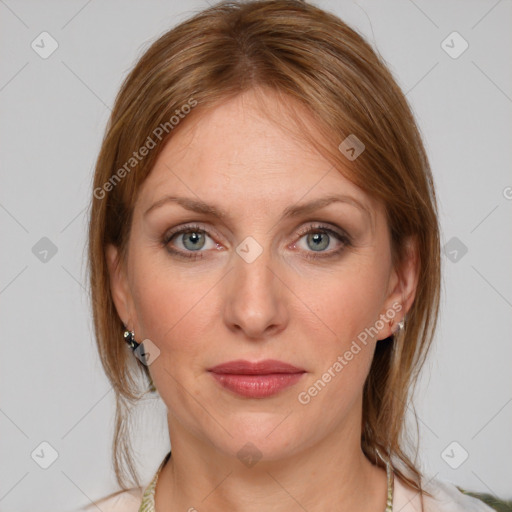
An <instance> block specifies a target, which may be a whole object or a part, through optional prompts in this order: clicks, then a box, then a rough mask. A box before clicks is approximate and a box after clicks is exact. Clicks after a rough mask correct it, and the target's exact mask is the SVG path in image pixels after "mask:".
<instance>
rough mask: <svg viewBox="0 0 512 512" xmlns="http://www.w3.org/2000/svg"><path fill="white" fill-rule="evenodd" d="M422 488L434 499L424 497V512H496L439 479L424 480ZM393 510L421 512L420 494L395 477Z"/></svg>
mask: <svg viewBox="0 0 512 512" xmlns="http://www.w3.org/2000/svg"><path fill="white" fill-rule="evenodd" d="M422 486H423V488H424V489H425V490H427V491H428V492H429V493H430V494H432V497H430V496H426V495H424V496H423V504H424V512H494V510H493V509H492V508H491V507H489V506H488V505H486V504H485V503H484V502H483V501H481V500H479V499H477V498H474V497H473V496H469V495H467V494H463V493H462V492H461V491H459V489H457V487H455V485H454V484H452V483H450V482H448V481H446V480H441V479H437V478H432V479H430V480H425V479H424V480H422ZM393 510H400V511H401V512H420V511H421V510H422V509H421V500H420V496H419V494H418V493H417V492H416V491H414V490H413V489H410V488H409V487H408V486H407V485H406V484H405V483H403V482H402V480H401V479H400V478H398V477H395V488H394V499H393Z"/></svg>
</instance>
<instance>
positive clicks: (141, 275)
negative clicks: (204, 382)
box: [133, 254, 220, 362]
mask: <svg viewBox="0 0 512 512" xmlns="http://www.w3.org/2000/svg"><path fill="white" fill-rule="evenodd" d="M150 257H151V256H150V255H147V256H146V260H147V261H149V258H150ZM137 261H138V262H139V264H138V266H136V267H135V268H134V273H133V277H134V286H133V289H134V290H135V293H134V301H135V308H136V313H137V319H138V325H139V329H140V333H141V334H140V335H139V336H144V338H149V339H151V340H152V341H154V342H155V343H156V344H157V345H158V346H159V348H160V350H161V351H162V350H163V351H167V352H168V353H172V354H173V357H172V361H176V360H177V359H178V358H179V357H180V355H181V354H183V353H186V354H188V355H193V354H194V353H196V352H199V351H200V350H201V348H202V347H201V346H200V342H201V340H203V339H204V333H205V332H208V329H209V328H210V323H211V321H212V318H215V316H216V315H215V311H214V306H213V304H212V298H213V297H214V295H215V290H214V289H213V288H214V286H215V283H216V282H217V281H218V279H217V280H212V281H211V282H210V278H208V277H206V276H205V279H199V278H197V277H195V278H194V277H191V276H188V275H187V274H186V273H183V272H176V271H174V272H171V270H170V268H169V267H168V266H166V265H163V266H161V268H160V267H157V266H156V265H154V264H153V265H151V264H144V254H141V256H140V257H139V259H138V260H137ZM219 286H220V284H219ZM217 318H218V315H217ZM170 362H171V360H170Z"/></svg>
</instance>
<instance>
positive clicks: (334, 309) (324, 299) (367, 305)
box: [298, 258, 387, 349]
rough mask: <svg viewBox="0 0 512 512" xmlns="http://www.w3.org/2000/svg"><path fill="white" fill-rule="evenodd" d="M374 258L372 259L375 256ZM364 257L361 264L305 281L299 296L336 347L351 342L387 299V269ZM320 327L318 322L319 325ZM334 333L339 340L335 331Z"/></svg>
mask: <svg viewBox="0 0 512 512" xmlns="http://www.w3.org/2000/svg"><path fill="white" fill-rule="evenodd" d="M372 260H373V259H372ZM372 260H371V259H369V258H368V259H367V260H363V262H362V263H359V264H358V265H348V264H347V265H346V266H345V267H343V268H342V269H340V271H339V272H335V273H333V274H332V275H330V276H322V277H321V278H320V279H316V280H315V286H314V287H313V286H311V282H310V281H308V282H304V281H303V282H302V283H301V288H300V291H299V292H298V296H299V297H305V298H306V299H305V300H304V302H305V303H306V304H307V306H308V308H309V309H310V310H311V311H313V312H314V313H315V316H314V317H313V318H312V321H313V322H316V323H317V324H320V325H321V326H323V327H322V329H324V328H325V330H326V332H328V331H330V332H331V335H330V336H329V338H328V339H330V340H333V343H335V344H336V347H337V348H338V349H339V348H342V347H340V343H342V344H343V345H346V344H350V342H351V340H352V339H355V338H356V337H357V335H358V334H359V333H361V332H362V331H364V329H365V328H366V327H369V326H371V325H373V324H374V323H375V321H376V319H378V317H379V313H380V311H381V309H382V306H383V303H384V299H385V289H386V283H387V280H386V276H387V274H386V272H385V269H384V268H382V267H381V265H379V264H378V262H375V261H372ZM316 327H318V325H317V326H316ZM333 332H334V333H335V334H336V336H337V337H338V339H337V340H336V339H335V338H334V336H333V335H332V333H333Z"/></svg>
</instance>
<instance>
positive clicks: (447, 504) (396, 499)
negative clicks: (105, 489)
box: [77, 454, 494, 512]
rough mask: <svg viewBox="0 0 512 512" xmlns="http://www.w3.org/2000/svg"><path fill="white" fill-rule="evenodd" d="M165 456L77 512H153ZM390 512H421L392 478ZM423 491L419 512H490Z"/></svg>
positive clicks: (442, 491) (458, 495)
mask: <svg viewBox="0 0 512 512" xmlns="http://www.w3.org/2000/svg"><path fill="white" fill-rule="evenodd" d="M168 457H169V454H167V455H166V457H165V458H164V460H163V461H162V463H161V464H160V466H159V468H158V469H157V471H156V473H155V474H154V476H153V478H152V479H151V481H150V482H149V483H148V485H147V486H146V487H144V488H142V487H140V488H138V489H131V490H130V491H124V492H119V493H117V494H115V495H113V496H109V497H107V498H104V499H103V500H101V501H98V502H96V505H94V504H91V505H88V506H86V507H85V508H81V509H79V510H78V511H77V512H98V508H99V509H100V510H101V512H149V511H150V510H151V511H152V510H154V509H153V506H154V501H153V493H154V488H155V486H156V482H157V479H158V474H159V472H160V470H161V469H162V468H163V466H164V465H165V462H167V459H168ZM393 481H394V487H393V512H421V500H420V496H419V494H418V493H417V492H415V491H413V490H412V489H410V488H409V487H407V486H406V485H405V484H404V483H402V481H401V480H400V479H399V478H398V477H397V476H396V475H395V476H394V478H393ZM422 484H423V487H424V489H425V490H427V491H429V492H430V493H431V494H432V495H433V497H432V498H431V497H429V496H425V495H424V497H423V503H424V507H425V509H424V511H423V512H494V510H493V509H492V508H491V507H489V506H488V505H486V504H485V503H484V502H483V501H481V500H479V499H477V498H474V497H472V496H468V495H466V494H463V493H462V492H460V491H459V490H458V489H457V488H456V487H455V485H453V484H452V483H450V482H447V481H444V480H440V479H432V480H430V481H428V482H427V481H425V479H424V480H423V481H422ZM376 512H378V511H376Z"/></svg>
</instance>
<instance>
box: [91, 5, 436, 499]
mask: <svg viewBox="0 0 512 512" xmlns="http://www.w3.org/2000/svg"><path fill="white" fill-rule="evenodd" d="M249 89H253V90H258V89H261V90H264V89H267V90H272V91H273V92H275V93H277V94H278V95H279V97H280V98H282V102H283V104H285V103H286V102H289V101H294V105H296V106H300V108H298V109H297V110H296V111H294V110H293V106H292V107H291V108H290V109H288V110H289V113H290V115H292V116H294V117H295V118H296V122H297V125H298V126H302V128H303V129H302V130H301V132H302V134H303V135H304V137H306V138H307V139H308V140H309V142H310V143H311V144H313V145H314V146H315V147H317V148H318V149H319V150H320V151H322V153H323V154H324V155H325V156H326V157H327V158H328V159H329V160H330V162H332V165H333V166H334V167H335V168H336V169H337V170H339V172H343V173H344V174H345V175H346V176H347V178H349V179H350V180H352V181H353V182H354V183H355V184H356V185H358V186H359V187H360V188H361V189H363V190H364V191H365V192H367V193H368V194H370V195H371V196H372V197H374V198H376V199H377V200H379V201H381V202H382V204H383V205H384V206H385V211H386V215H387V221H388V226H389V231H390V236H391V241H392V250H393V257H394V261H395V263H397V264H398V263H400V261H401V258H403V257H404V256H405V254H406V251H407V247H406V241H407V240H408V239H409V238H410V237H413V238H414V239H415V240H416V242H417V247H418V253H419V263H418V265H419V283H418V288H417V292H416V297H415V300H414V303H413V305H412V307H411V309H410V310H409V312H408V315H407V322H406V325H405V329H403V330H402V331H401V332H400V334H399V335H398V336H395V337H391V338H389V339H388V340H386V341H385V342H380V343H377V348H376V351H375V354H374V358H373V361H372V365H371V369H370V372H369V375H368V378H367V380H366V382H365V385H364V390H363V391H364V394H363V417H362V437H361V447H362V450H363V451H364V453H365V454H366V456H367V457H368V458H369V459H370V460H371V461H372V462H374V463H375V464H377V465H379V466H383V465H384V463H383V462H382V460H380V459H379V457H378V454H377V451H378V452H379V453H380V454H382V456H383V457H384V458H385V459H386V460H389V461H391V462H392V463H393V466H394V469H395V472H396V473H397V474H398V475H399V476H400V477H401V478H402V479H403V480H404V481H405V482H406V483H407V484H408V485H409V486H411V487H412V488H413V489H415V490H417V491H422V486H421V473H420V471H419V470H418V469H417V468H416V466H415V464H416V462H415V461H414V462H413V461H412V460H411V459H410V458H409V455H408V454H407V453H406V449H405V445H406V444H407V443H410V439H407V438H406V435H407V432H406V431H405V428H404V423H405V414H406V409H407V407H408V402H409V401H410V400H411V396H412V395H409V392H410V391H411V390H414V389H415V386H416V381H417V377H418V374H419V371H420V369H421V367H422V365H423V363H424V361H425V358H426V356H427V352H428V349H429V347H430V344H431V342H432V337H433V333H434V329H435V326H436V322H437V314H438V309H439V288H440V250H439V231H438V221H437V207H436V199H435V193H434V186H433V179H432V175H431V171H430V167H429V163H428V159H427V156H426V152H425V149H424V146H423V143H422V140H421V136H420V133H419V131H418V128H417V126H416V123H415V121H414V118H413V115H412V112H411V110H410V108H409V106H408V104H407V101H406V99H405V96H404V95H403V93H402V92H401V90H400V89H399V87H398V85H397V84H396V82H395V80H394V79H393V77H392V75H391V73H390V72H389V70H388V69H387V67H386V65H385V64H384V62H383V60H382V59H381V58H380V57H379V56H378V55H377V54H376V53H375V51H374V50H373V49H372V48H371V46H370V45H369V44H368V43H367V42H366V41H365V40H364V39H363V38H362V37H361V36H360V35H359V34H358V33H357V32H356V31H354V30H353V29H351V28H349V27H348V26H347V25H346V24H345V23H344V22H343V21H341V20H340V19H339V18H337V17H336V16H334V15H333V14H330V13H328V12H325V11H323V10H321V9H319V8H318V7H315V6H313V5H310V4H306V3H304V2H300V1H294V0H262V1H250V2H246V3H241V2H222V3H220V4H217V5H215V6H213V7H211V8H208V9H206V10H204V11H201V12H200V13H198V14H196V15H195V16H194V17H192V18H191V19H189V20H187V21H185V22H183V23H181V24H180V25H178V26H177V27H175V28H173V29H172V30H170V31H168V32H166V33H165V34H164V35H163V36H161V37H160V38H159V39H158V40H157V41H155V42H154V43H153V44H152V45H151V46H150V47H149V49H148V50H147V51H146V52H145V53H144V55H142V57H141V58H140V60H139V61H138V62H137V64H136V66H135V67H134V69H133V70H132V71H131V73H130V74H129V75H128V77H127V78H126V79H125V81H124V83H123V85H122V87H121V90H120V92H119V94H118V96H117V98H116V101H115V105H114V108H113V111H112V115H111V117H110V120H109V122H108V126H107V129H106V133H105V136H104V139H103V142H102V146H101V151H100V153H99V157H98V160H97V164H96V170H95V175H94V185H93V186H94V194H93V197H92V203H91V211H90V224H89V254H88V256H89V272H90V286H91V300H92V308H93V318H94V327H95V334H96V339H97V344H98V349H99V354H100V357H101V362H102V365H103V368H104V370H105V372H106V374H107V376H108V378H109V380H110V382H111V383H112V386H113V388H114V391H115V394H116V425H115V434H114V443H113V460H114V468H115V473H116V477H117V481H118V483H119V485H120V486H121V488H122V489H127V488H128V487H129V485H130V484H129V483H128V485H125V484H126V481H125V478H126V472H125V469H128V471H129V472H130V475H131V477H132V483H135V485H137V486H139V485H140V483H139V480H138V475H137V471H136V470H135V468H134V465H133V461H132V456H131V448H130V442H129V435H128V434H129V429H128V418H129V413H130V405H131V404H133V403H134V402H137V401H138V400H139V399H140V397H141V396H142V395H141V394H140V393H139V391H140V378H141V377H142V378H145V379H146V380H148V379H150V375H149V372H148V368H147V367H146V366H145V365H143V364H142V363H140V362H139V361H138V360H136V358H134V357H133V355H132V354H131V352H130V350H129V348H128V347H127V345H126V343H125V342H124V340H123V338H122V333H123V330H124V325H123V322H122V321H121V319H120V318H119V316H118V314H117V311H116V309H115V306H114V303H113V300H112V296H111V291H110V283H109V274H108V268H107V263H106V259H105V252H104V251H105V247H106V245H107V244H114V245H116V246H117V247H118V248H119V249H120V253H121V257H122V259H123V261H124V260H125V258H126V248H127V242H128V237H129V234H130V226H131V217H132V212H133V206H134V203H135V200H136V197H137V191H138V190H139V189H140V187H141V185H142V183H143V182H144V180H145V179H146V178H147V176H148V174H149V173H150V171H151V169H152V166H153V164H154V162H155V159H156V158H157V156H158V154H159V152H160V151H161V150H162V148H163V146H164V144H165V142H167V141H168V140H169V138H170V137H172V135H173V133H174V132H175V131H176V130H177V129H179V128H180V127H181V126H183V124H184V123H186V122H187V118H188V117H189V116H190V117H192V116H194V115H197V114H198V113H199V112H201V111H204V109H206V108H214V107H215V105H218V104H219V103H220V102H222V101H223V100H226V99H229V98H233V97H235V96H236V95H238V94H240V93H242V92H244V91H247V90H249ZM185 105H188V107H187V108H185ZM192 107H193V109H192ZM300 109H303V110H305V111H307V112H308V113H309V114H310V115H311V116H312V117H313V119H314V120H315V123H314V127H313V126H311V125H308V124H307V123H306V122H305V121H304V120H303V119H301V117H300V115H298V114H299V112H300ZM191 110H192V111H191ZM190 111H191V112H190ZM188 112H190V113H188ZM269 115H270V113H269ZM157 127H159V129H160V131H158V130H157ZM164 132H165V133H164ZM157 133H158V134H160V137H158V136H157V135H156V134H157ZM351 134H353V135H356V137H357V139H359V140H360V141H362V142H363V143H364V145H365V149H364V151H363V152H362V153H361V154H360V155H359V157H358V158H357V159H355V160H353V161H351V162H348V161H347V158H346V156H345V155H343V154H342V152H341V151H340V150H339V149H338V146H339V145H340V143H341V142H342V141H343V140H344V139H345V138H346V137H347V136H349V135H351ZM150 139H151V141H152V142H153V143H156V147H154V149H153V148H150V150H149V151H145V152H143V151H142V150H141V148H142V147H144V146H145V147H147V148H149V146H150V145H151V144H150V142H149V141H150ZM156 139H158V140H156ZM134 152H135V153H137V155H138V154H139V152H140V153H141V154H142V153H145V154H146V156H145V157H144V158H140V159H139V158H138V156H137V158H135V157H134V156H133V155H134V154H135V153H134ZM347 164H350V165H347ZM132 168H133V170H132ZM123 169H124V171H123ZM416 425H417V418H416ZM415 457H417V452H416V455H415ZM122 459H123V460H124V463H126V468H125V467H123V461H122ZM399 465H402V466H403V468H402V469H401V468H400V467H399ZM407 473H409V475H407ZM424 492H425V491H424ZM427 494H428V493H427Z"/></svg>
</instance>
